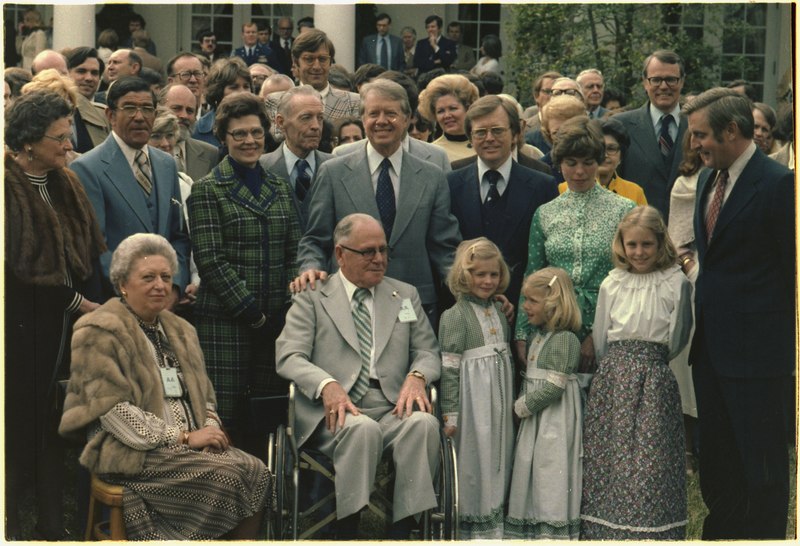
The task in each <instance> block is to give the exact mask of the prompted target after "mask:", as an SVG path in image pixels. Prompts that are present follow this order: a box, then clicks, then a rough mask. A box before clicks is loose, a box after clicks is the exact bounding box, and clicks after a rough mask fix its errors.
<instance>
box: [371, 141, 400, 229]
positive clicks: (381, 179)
mask: <svg viewBox="0 0 800 546" xmlns="http://www.w3.org/2000/svg"><path fill="white" fill-rule="evenodd" d="M391 166H392V163H391V161H389V158H388V157H387V158H384V160H383V161H382V162H381V172H380V173H379V174H378V187H377V188H376V189H375V202H376V203H377V204H378V213H379V214H380V215H381V223H382V224H383V231H384V233H386V240H387V241H389V240H390V239H391V238H392V227H394V217H395V215H396V213H397V208H396V205H395V201H394V188H393V187H392V179H391V177H390V176H389V167H391Z"/></svg>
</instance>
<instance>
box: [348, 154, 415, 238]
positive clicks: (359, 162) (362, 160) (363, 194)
mask: <svg viewBox="0 0 800 546" xmlns="http://www.w3.org/2000/svg"><path fill="white" fill-rule="evenodd" d="M361 146H362V149H361V150H359V151H357V152H353V153H350V154H347V155H346V156H344V157H345V158H346V159H345V160H344V161H343V162H342V167H343V168H342V169H341V170H339V174H340V177H341V180H340V182H341V185H342V187H343V188H344V190H345V191H346V192H347V195H348V196H349V197H350V200H351V201H352V202H353V208H354V209H355V210H358V211H361V212H364V213H366V214H369V215H370V216H372V217H374V218H380V217H381V215H380V213H379V212H378V204H377V203H376V202H375V189H374V188H373V187H372V175H371V174H370V172H369V161H367V145H366V143H364V144H361ZM399 214H400V213H399V210H398V216H399ZM395 225H397V219H395Z"/></svg>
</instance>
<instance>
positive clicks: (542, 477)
mask: <svg viewBox="0 0 800 546" xmlns="http://www.w3.org/2000/svg"><path fill="white" fill-rule="evenodd" d="M522 294H523V296H524V298H525V300H524V303H523V305H522V308H523V311H524V312H525V314H526V315H527V318H528V323H529V324H532V325H533V326H535V327H536V328H535V330H534V331H533V332H532V333H531V334H530V335H529V336H528V351H527V355H528V358H527V368H526V370H525V374H524V379H523V382H522V386H521V387H520V395H519V398H517V400H516V402H514V412H515V413H516V414H517V417H519V418H520V420H521V424H520V428H519V433H518V434H517V445H516V450H515V453H514V474H513V477H512V480H511V491H510V493H509V498H508V517H507V518H506V525H505V532H506V537H507V538H516V539H560V540H577V539H578V537H579V534H580V524H581V520H580V508H581V480H582V472H583V466H582V452H583V444H582V421H583V416H582V412H581V396H580V387H579V386H578V380H577V376H576V375H575V372H577V370H578V363H579V361H580V356H581V344H580V342H579V341H578V337H577V336H576V335H575V332H577V331H578V330H580V328H581V312H580V307H579V306H578V302H577V300H576V299H575V290H574V288H573V286H572V281H571V280H570V278H569V275H567V272H566V271H564V270H563V269H559V268H557V267H545V268H543V269H540V270H539V271H537V272H536V273H534V274H532V275H530V276H528V278H527V279H525V283H524V284H523V286H522Z"/></svg>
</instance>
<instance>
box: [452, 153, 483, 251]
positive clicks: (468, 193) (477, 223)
mask: <svg viewBox="0 0 800 546" xmlns="http://www.w3.org/2000/svg"><path fill="white" fill-rule="evenodd" d="M462 180H463V182H464V183H463V184H462V185H461V188H459V191H458V192H456V193H454V194H451V198H452V199H455V200H456V202H457V203H458V206H459V208H461V211H462V212H463V214H464V219H465V220H466V222H465V223H466V224H467V225H462V226H461V231H462V233H463V234H464V235H463V236H464V238H465V239H473V238H475V237H478V236H479V235H480V233H481V232H482V231H483V230H482V229H481V227H482V226H481V192H480V181H479V180H478V164H477V163H473V164H472V165H470V168H469V171H468V172H467V174H466V175H465V176H464V178H462Z"/></svg>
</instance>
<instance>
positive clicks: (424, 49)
mask: <svg viewBox="0 0 800 546" xmlns="http://www.w3.org/2000/svg"><path fill="white" fill-rule="evenodd" d="M442 24H443V21H442V18H441V17H439V16H438V15H429V16H428V17H427V18H426V19H425V32H427V33H428V37H427V38H423V39H422V40H420V41H419V42H417V48H416V49H415V50H414V66H415V67H417V74H424V73H425V72H430V71H431V70H433V69H434V68H444V69H445V70H447V69H448V68H450V65H451V64H453V62H455V60H456V58H457V57H458V52H457V47H458V44H456V43H455V42H454V41H452V40H450V39H448V38H445V37H444V36H442Z"/></svg>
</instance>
